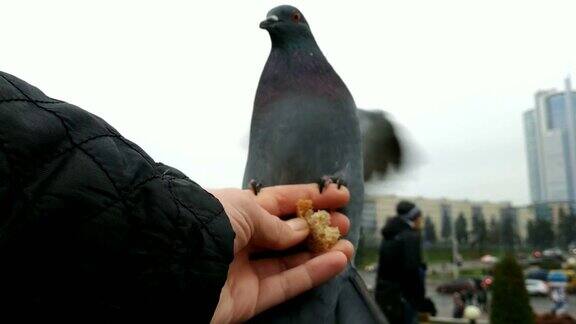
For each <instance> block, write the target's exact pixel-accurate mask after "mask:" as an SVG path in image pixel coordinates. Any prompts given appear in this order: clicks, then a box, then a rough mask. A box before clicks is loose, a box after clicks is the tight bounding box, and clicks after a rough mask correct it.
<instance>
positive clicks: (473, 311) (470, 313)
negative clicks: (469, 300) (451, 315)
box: [464, 305, 482, 324]
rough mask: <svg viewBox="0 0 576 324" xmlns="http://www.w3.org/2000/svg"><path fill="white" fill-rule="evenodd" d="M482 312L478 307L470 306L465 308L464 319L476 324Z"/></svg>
mask: <svg viewBox="0 0 576 324" xmlns="http://www.w3.org/2000/svg"><path fill="white" fill-rule="evenodd" d="M481 315H482V311H480V308H479V307H478V306H476V305H468V306H466V308H464V318H465V319H467V320H469V321H470V324H476V320H477V319H479V318H480V316H481Z"/></svg>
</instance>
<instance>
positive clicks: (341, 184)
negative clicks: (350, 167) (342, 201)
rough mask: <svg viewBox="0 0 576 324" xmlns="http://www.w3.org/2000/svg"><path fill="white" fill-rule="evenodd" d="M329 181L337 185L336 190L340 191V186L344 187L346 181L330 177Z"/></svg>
mask: <svg viewBox="0 0 576 324" xmlns="http://www.w3.org/2000/svg"><path fill="white" fill-rule="evenodd" d="M330 180H332V182H333V183H335V184H337V185H338V189H340V188H341V187H342V186H346V181H344V179H342V178H340V177H331V178H330Z"/></svg>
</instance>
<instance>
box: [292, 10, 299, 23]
mask: <svg viewBox="0 0 576 324" xmlns="http://www.w3.org/2000/svg"><path fill="white" fill-rule="evenodd" d="M292 21H293V22H295V23H297V22H300V13H299V12H295V13H293V14H292Z"/></svg>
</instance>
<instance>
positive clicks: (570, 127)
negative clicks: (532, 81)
mask: <svg viewBox="0 0 576 324" xmlns="http://www.w3.org/2000/svg"><path fill="white" fill-rule="evenodd" d="M524 135H525V139H526V155H527V159H528V178H529V181H530V197H531V200H532V203H533V204H540V203H548V202H559V201H563V202H570V203H571V204H572V205H574V204H575V203H576V190H575V189H576V92H574V91H572V88H571V84H570V79H569V78H567V79H566V81H565V89H564V91H556V90H546V91H539V92H537V93H536V95H535V108H534V109H531V110H528V111H526V112H525V113H524Z"/></svg>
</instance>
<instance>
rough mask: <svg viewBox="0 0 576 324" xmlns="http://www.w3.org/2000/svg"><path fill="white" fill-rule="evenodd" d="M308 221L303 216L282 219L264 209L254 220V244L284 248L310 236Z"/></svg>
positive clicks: (273, 248) (276, 248) (271, 247)
mask: <svg viewBox="0 0 576 324" xmlns="http://www.w3.org/2000/svg"><path fill="white" fill-rule="evenodd" d="M308 232H309V229H308V223H307V222H306V220H304V219H303V218H298V217H296V218H292V219H289V220H286V221H284V220H282V219H280V218H278V217H276V216H274V215H271V214H269V213H268V212H266V211H265V210H264V209H262V212H261V213H260V216H259V217H257V218H256V219H255V222H254V234H253V236H252V244H253V245H255V246H258V247H262V248H268V249H272V250H284V249H287V248H290V247H292V246H294V245H296V244H298V243H300V242H302V241H303V240H304V239H305V238H306V237H307V236H308Z"/></svg>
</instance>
